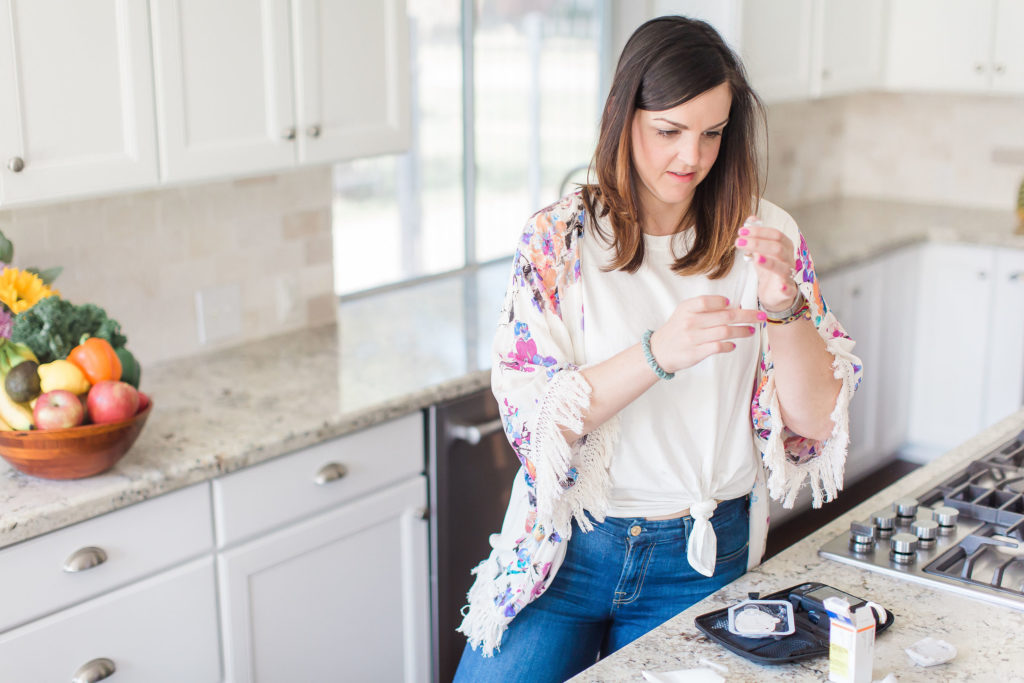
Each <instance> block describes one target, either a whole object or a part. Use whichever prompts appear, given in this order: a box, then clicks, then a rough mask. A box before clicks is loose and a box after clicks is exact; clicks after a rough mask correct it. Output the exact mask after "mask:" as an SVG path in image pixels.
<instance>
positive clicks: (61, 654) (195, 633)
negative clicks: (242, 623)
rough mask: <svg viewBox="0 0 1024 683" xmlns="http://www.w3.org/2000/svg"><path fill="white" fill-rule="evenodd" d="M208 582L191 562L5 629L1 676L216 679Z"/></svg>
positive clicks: (139, 682)
mask: <svg viewBox="0 0 1024 683" xmlns="http://www.w3.org/2000/svg"><path fill="white" fill-rule="evenodd" d="M215 585H216V582H215V579H214V572H213V558H206V559H202V560H196V561H195V562H191V563H189V564H186V565H183V566H181V567H178V568H177V569H173V570H170V571H167V572H163V573H162V574H158V575H157V576H154V577H152V578H150V579H146V580H145V581H139V582H138V583H134V584H131V585H129V586H127V587H125V588H122V589H120V590H117V591H114V592H112V593H108V594H106V595H102V596H100V597H98V598H95V599H93V600H89V601H88V602H84V603H82V604H80V605H77V606H75V607H70V608H68V609H66V610H63V611H61V612H57V613H56V614H53V615H50V616H48V617H45V618H43V619H39V620H37V621H33V622H30V623H28V624H26V625H25V626H22V627H20V628H17V629H14V630H12V631H8V632H6V633H4V634H2V635H0V681H24V682H26V683H30V682H35V681H70V680H88V681H100V680H104V679H105V678H110V680H111V681H117V682H118V683H164V682H166V683H180V682H181V681H189V682H190V683H203V682H208V683H215V682H217V681H221V680H223V679H222V676H221V666H220V654H219V649H220V642H219V640H218V637H217V607H216V606H217V597H216V593H215V590H214V589H215ZM104 660H106V661H104ZM87 671H89V672H91V676H90V675H86V672H87ZM75 676H83V677H82V678H80V679H79V678H75Z"/></svg>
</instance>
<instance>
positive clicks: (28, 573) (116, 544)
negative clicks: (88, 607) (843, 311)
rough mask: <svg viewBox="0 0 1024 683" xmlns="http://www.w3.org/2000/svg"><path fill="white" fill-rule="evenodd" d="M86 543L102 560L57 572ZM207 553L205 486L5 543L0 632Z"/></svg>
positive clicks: (1, 558)
mask: <svg viewBox="0 0 1024 683" xmlns="http://www.w3.org/2000/svg"><path fill="white" fill-rule="evenodd" d="M89 547H95V548H99V549H101V550H102V551H103V552H104V553H105V554H106V560H105V561H103V562H102V563H101V564H97V565H96V566H93V567H91V568H89V569H80V570H79V571H76V572H68V571H65V569H64V566H65V563H66V562H68V560H69V559H70V558H71V557H72V555H74V554H75V553H76V552H77V551H79V550H82V549H84V548H89ZM212 550H213V530H212V528H211V524H210V493H209V489H208V488H207V485H206V484H201V485H199V486H193V487H190V488H187V489H183V490H181V491H175V492H174V493H169V494H166V495H163V496H159V497H157V498H153V499H152V500H147V501H145V502H142V503H139V504H137V505H131V506H129V507H126V508H123V509H121V510H117V511H115V512H111V513H109V514H106V515H102V516H100V517H96V518H94V519H90V520H88V521H85V522H81V523H79V524H75V525H73V526H70V527H67V528H65V529H59V530H57V531H54V532H52V533H49V534H46V535H44V536H39V537H38V538H33V539H30V540H27V541H25V542H23V543H19V544H17V545H14V546H11V547H10V548H5V549H4V550H0V605H2V606H3V607H2V609H0V631H5V630H7V629H9V628H11V627H13V626H16V625H18V624H23V623H25V622H27V621H30V620H32V619H35V618H37V617H40V616H42V615H44V614H49V613H51V612H55V611H57V610H59V609H62V608H64V607H66V606H68V605H71V604H74V603H76V602H81V601H83V600H86V599H88V598H91V597H94V596H96V595H99V594H100V593H105V592H107V591H109V590H111V589H113V588H116V587H118V586H122V585H124V584H126V583H130V582H132V581H135V580H137V579H139V578H142V577H143V576H147V575H149V574H153V573H155V572H157V571H160V570H161V569H164V568H166V567H170V566H172V565H175V564H179V563H181V562H183V561H185V560H187V559H191V558H193V557H196V556H197V555H199V554H201V553H203V552H212ZM0 680H20V679H7V678H3V677H0Z"/></svg>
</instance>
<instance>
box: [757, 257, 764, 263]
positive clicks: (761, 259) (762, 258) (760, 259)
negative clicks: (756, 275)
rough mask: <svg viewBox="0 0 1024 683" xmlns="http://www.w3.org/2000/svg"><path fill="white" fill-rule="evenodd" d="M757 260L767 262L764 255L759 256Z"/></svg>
mask: <svg viewBox="0 0 1024 683" xmlns="http://www.w3.org/2000/svg"><path fill="white" fill-rule="evenodd" d="M757 262H758V263H764V262H765V258H764V256H758V257H757Z"/></svg>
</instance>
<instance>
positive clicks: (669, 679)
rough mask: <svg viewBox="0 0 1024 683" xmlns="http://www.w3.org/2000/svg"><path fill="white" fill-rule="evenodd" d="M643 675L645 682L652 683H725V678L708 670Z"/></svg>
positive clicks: (682, 670)
mask: <svg viewBox="0 0 1024 683" xmlns="http://www.w3.org/2000/svg"><path fill="white" fill-rule="evenodd" d="M642 673H643V675H644V680H645V681H650V683H725V679H724V678H722V677H721V676H720V675H718V674H717V673H715V672H714V671H712V670H711V669H707V668H700V669H680V670H679V671H660V672H658V673H654V672H651V671H644V672H642Z"/></svg>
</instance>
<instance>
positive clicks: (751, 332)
mask: <svg viewBox="0 0 1024 683" xmlns="http://www.w3.org/2000/svg"><path fill="white" fill-rule="evenodd" d="M747 329H748V330H750V334H754V332H756V330H755V329H754V328H753V327H748V328H747Z"/></svg>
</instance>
